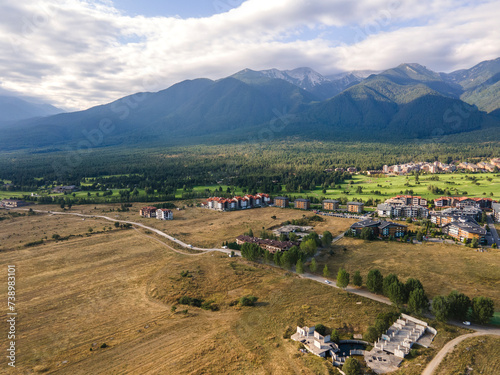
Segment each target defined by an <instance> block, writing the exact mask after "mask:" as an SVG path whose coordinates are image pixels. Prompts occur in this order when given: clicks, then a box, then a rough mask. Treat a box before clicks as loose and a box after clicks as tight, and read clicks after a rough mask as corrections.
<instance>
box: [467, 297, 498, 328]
mask: <svg viewBox="0 0 500 375" xmlns="http://www.w3.org/2000/svg"><path fill="white" fill-rule="evenodd" d="M494 313H495V306H494V303H493V300H492V299H490V298H486V297H475V298H473V299H472V319H473V320H474V321H475V322H478V323H479V324H486V323H488V322H489V321H490V319H491V318H492V317H493V314H494Z"/></svg>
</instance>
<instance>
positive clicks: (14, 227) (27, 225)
mask: <svg viewBox="0 0 500 375" xmlns="http://www.w3.org/2000/svg"><path fill="white" fill-rule="evenodd" d="M36 208H37V209H38V207H36ZM8 212H10V213H14V215H15V216H12V215H9V214H8ZM18 214H20V215H24V216H17V215H18ZM1 218H6V219H5V220H1ZM0 220H1V221H0V250H8V249H16V248H22V247H24V244H26V243H29V242H33V241H39V240H41V239H42V238H43V239H44V240H48V241H49V242H50V241H51V240H52V236H53V235H54V234H58V235H60V236H61V237H67V236H70V235H73V236H78V235H80V236H87V235H89V234H90V233H89V228H92V233H93V234H92V235H96V233H98V232H104V231H114V230H115V227H114V225H113V223H112V222H110V221H108V220H95V219H92V220H89V219H82V218H81V217H77V216H73V215H65V216H62V215H48V214H36V215H32V216H28V214H27V213H26V212H25V211H17V212H16V211H6V210H0Z"/></svg>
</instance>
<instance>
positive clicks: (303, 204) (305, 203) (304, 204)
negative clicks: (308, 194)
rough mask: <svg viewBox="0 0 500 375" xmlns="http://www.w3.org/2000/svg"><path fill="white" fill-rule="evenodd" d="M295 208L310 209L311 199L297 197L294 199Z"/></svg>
mask: <svg viewBox="0 0 500 375" xmlns="http://www.w3.org/2000/svg"><path fill="white" fill-rule="evenodd" d="M293 204H294V206H295V208H299V209H301V210H308V209H310V208H311V201H310V200H309V199H302V198H297V199H295V200H294V201H293Z"/></svg>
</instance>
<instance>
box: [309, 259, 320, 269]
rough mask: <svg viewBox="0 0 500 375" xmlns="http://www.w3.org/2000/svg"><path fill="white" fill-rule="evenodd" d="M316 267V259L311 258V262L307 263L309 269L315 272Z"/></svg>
mask: <svg viewBox="0 0 500 375" xmlns="http://www.w3.org/2000/svg"><path fill="white" fill-rule="evenodd" d="M317 269H318V264H317V263H316V259H314V258H313V259H312V260H311V264H310V265H309V271H311V272H312V273H314V272H316V270H317Z"/></svg>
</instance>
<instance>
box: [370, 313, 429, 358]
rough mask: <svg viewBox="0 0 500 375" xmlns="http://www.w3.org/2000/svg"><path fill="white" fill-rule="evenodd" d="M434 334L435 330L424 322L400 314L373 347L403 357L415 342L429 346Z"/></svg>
mask: <svg viewBox="0 0 500 375" xmlns="http://www.w3.org/2000/svg"><path fill="white" fill-rule="evenodd" d="M436 334H437V331H436V330H435V329H434V328H432V327H430V326H429V325H428V324H427V323H426V322H424V321H422V320H419V319H415V318H414V317H412V316H409V315H406V314H401V317H400V318H399V319H398V320H397V321H396V322H395V323H394V324H393V325H392V326H391V327H389V329H388V330H387V332H386V333H385V334H383V335H382V337H381V338H380V339H379V340H378V341H377V342H376V343H375V345H374V349H379V350H382V351H384V352H387V353H390V354H393V355H395V356H396V357H399V358H404V357H405V356H406V355H408V354H409V353H410V350H411V348H412V346H413V344H415V343H418V344H420V345H421V346H424V347H429V345H430V344H431V342H432V340H433V338H434V337H435V336H436Z"/></svg>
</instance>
